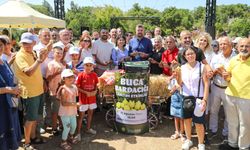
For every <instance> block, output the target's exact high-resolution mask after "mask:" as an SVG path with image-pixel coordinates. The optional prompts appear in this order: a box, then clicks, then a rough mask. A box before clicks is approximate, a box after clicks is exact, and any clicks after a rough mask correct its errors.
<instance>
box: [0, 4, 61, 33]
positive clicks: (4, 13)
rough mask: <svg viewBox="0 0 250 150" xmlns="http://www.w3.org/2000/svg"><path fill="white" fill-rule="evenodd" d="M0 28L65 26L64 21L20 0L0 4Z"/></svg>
mask: <svg viewBox="0 0 250 150" xmlns="http://www.w3.org/2000/svg"><path fill="white" fill-rule="evenodd" d="M0 11H1V13H0V28H52V27H57V28H65V21H63V20H60V19H56V18H53V17H49V16H46V15H44V14H42V13H40V12H38V11H36V10H34V9H32V8H31V7H30V6H29V5H27V4H26V3H25V2H23V1H21V0H8V1H6V2H5V3H3V4H2V5H0Z"/></svg>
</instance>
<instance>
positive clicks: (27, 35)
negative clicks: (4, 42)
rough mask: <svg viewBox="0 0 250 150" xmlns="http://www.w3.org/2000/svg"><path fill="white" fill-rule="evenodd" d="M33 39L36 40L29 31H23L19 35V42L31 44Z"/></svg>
mask: <svg viewBox="0 0 250 150" xmlns="http://www.w3.org/2000/svg"><path fill="white" fill-rule="evenodd" d="M34 41H36V37H35V36H34V35H33V34H32V33H30V32H25V33H23V34H22V36H21V41H20V43H29V44H31V43H33V42H34Z"/></svg>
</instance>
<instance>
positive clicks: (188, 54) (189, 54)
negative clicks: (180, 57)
mask: <svg viewBox="0 0 250 150" xmlns="http://www.w3.org/2000/svg"><path fill="white" fill-rule="evenodd" d="M194 54H195V53H187V54H185V55H186V56H192V55H194Z"/></svg>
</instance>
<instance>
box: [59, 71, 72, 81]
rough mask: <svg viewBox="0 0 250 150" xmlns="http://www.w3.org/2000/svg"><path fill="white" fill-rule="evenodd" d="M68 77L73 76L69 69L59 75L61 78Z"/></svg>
mask: <svg viewBox="0 0 250 150" xmlns="http://www.w3.org/2000/svg"><path fill="white" fill-rule="evenodd" d="M70 76H74V73H73V71H72V70H71V69H64V70H63V71H62V73H61V78H62V79H63V78H67V77H70Z"/></svg>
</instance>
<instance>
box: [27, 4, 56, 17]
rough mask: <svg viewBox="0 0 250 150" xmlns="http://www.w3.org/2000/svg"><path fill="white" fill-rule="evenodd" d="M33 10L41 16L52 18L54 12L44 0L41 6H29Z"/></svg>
mask: <svg viewBox="0 0 250 150" xmlns="http://www.w3.org/2000/svg"><path fill="white" fill-rule="evenodd" d="M29 5H30V6H31V7H32V8H33V9H35V10H36V11H39V12H40V13H42V14H45V15H47V16H52V17H53V16H54V11H53V8H52V7H51V5H50V4H49V3H48V2H47V1H46V0H44V1H43V4H42V5H33V4H29Z"/></svg>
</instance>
